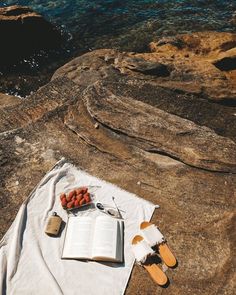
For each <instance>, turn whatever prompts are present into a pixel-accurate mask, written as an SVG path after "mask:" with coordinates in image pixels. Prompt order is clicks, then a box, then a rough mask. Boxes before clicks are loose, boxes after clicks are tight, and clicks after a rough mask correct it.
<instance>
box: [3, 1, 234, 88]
mask: <svg viewBox="0 0 236 295" xmlns="http://www.w3.org/2000/svg"><path fill="white" fill-rule="evenodd" d="M13 4H18V5H27V6H29V7H31V8H32V9H34V10H35V11H37V12H39V13H41V14H42V15H43V16H44V17H45V18H47V19H48V20H49V21H50V22H52V23H54V24H55V25H56V26H57V27H58V29H59V30H61V32H62V33H63V35H64V37H65V38H64V40H65V41H64V44H63V46H62V48H61V49H60V50H58V51H57V52H55V51H54V52H53V53H51V54H43V56H39V55H38V56H36V57H35V56H34V57H33V58H31V59H28V60H27V61H23V62H22V63H21V68H22V64H23V65H24V67H23V69H24V71H28V73H30V72H32V74H33V73H34V72H35V71H37V74H38V71H41V69H42V68H43V70H44V71H51V72H53V71H54V70H55V69H56V68H58V67H59V66H60V65H62V64H64V63H65V62H67V61H68V60H70V59H72V58H73V57H75V56H78V55H81V54H83V53H85V52H88V51H91V50H94V49H98V48H115V49H118V50H123V51H136V52H142V51H145V50H147V47H148V43H149V42H151V41H152V40H156V39H158V38H160V37H162V36H173V35H176V34H179V33H189V32H195V31H205V30H214V31H226V32H233V31H235V29H236V26H235V24H233V22H231V19H232V16H233V14H234V13H235V11H236V0H231V1H230V0H193V1H187V0H173V1H170V0H97V1H94V0H54V1H46V0H19V1H15V0H5V1H0V7H3V6H6V5H13ZM17 68H18V69H19V72H20V71H21V68H20V67H19V66H18V67H15V69H14V70H15V71H17ZM47 69H48V70H47ZM0 90H1V89H0Z"/></svg>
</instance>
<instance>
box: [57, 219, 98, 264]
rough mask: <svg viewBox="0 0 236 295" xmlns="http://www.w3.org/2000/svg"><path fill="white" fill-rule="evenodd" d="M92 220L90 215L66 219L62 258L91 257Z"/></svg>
mask: <svg viewBox="0 0 236 295" xmlns="http://www.w3.org/2000/svg"><path fill="white" fill-rule="evenodd" d="M93 227H94V220H93V219H92V218H90V217H79V216H77V217H70V218H69V219H68V224H67V230H66V236H65V242H64V248H63V253H62V258H82V259H89V258H91V250H92V240H93Z"/></svg>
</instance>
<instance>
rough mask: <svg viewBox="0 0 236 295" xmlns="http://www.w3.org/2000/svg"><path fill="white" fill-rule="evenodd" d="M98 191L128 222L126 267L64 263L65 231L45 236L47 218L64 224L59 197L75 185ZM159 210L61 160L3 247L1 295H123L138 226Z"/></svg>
mask: <svg viewBox="0 0 236 295" xmlns="http://www.w3.org/2000/svg"><path fill="white" fill-rule="evenodd" d="M84 185H86V186H94V187H96V189H94V191H95V195H96V198H97V200H99V201H101V202H102V203H106V204H108V205H111V206H113V202H112V196H114V197H115V201H116V203H117V205H118V207H119V208H120V209H121V210H124V211H125V212H121V213H122V215H123V218H124V223H125V230H124V231H125V232H124V263H123V264H115V263H113V264H111V263H109V264H108V263H98V262H94V261H89V262H83V261H78V260H61V252H62V247H63V242H64V234H65V230H64V231H63V232H62V235H61V236H60V237H57V238H52V237H49V236H47V235H46V234H45V233H44V229H45V226H46V223H47V218H48V217H49V216H50V215H51V214H52V212H53V211H56V212H57V213H58V215H60V216H61V217H62V219H63V221H65V222H66V221H67V213H66V211H65V210H63V209H62V207H61V204H60V202H59V195H60V193H61V192H63V191H65V190H66V189H70V188H74V187H75V186H78V187H79V186H84ZM154 209H155V206H154V205H153V204H152V203H150V202H148V201H145V200H143V199H141V198H138V197H137V196H136V195H134V194H131V193H128V192H127V191H124V190H122V189H120V188H118V187H117V186H115V185H112V184H111V183H107V182H105V181H102V180H101V179H98V178H96V177H94V176H91V175H89V174H88V173H86V172H84V171H82V170H79V169H77V168H76V167H74V166H73V165H72V164H70V163H66V161H65V160H61V161H59V162H58V163H57V165H56V166H55V167H54V168H53V169H52V170H51V171H50V172H48V173H47V174H46V176H45V177H44V178H43V179H42V181H41V182H40V183H39V185H38V186H37V187H36V188H35V189H34V191H33V192H32V193H31V195H30V196H29V198H28V199H27V200H26V201H25V202H24V203H23V204H22V206H21V208H20V210H19V212H18V214H17V216H16V218H15V220H14V222H13V224H12V225H11V227H10V228H9V230H8V231H7V233H6V235H5V236H4V237H3V239H2V240H1V242H0V273H1V277H0V293H1V294H3V295H5V294H8V295H13V294H14V295H15V294H17V295H20V294H24V295H27V294H35V295H40V294H42V295H47V294H53V295H57V294H63V295H67V294H68V295H70V294H71V295H72V294H75V295H77V294H80V295H121V294H123V293H124V291H125V288H126V285H127V283H128V279H129V276H130V273H131V270H132V267H133V263H134V256H133V253H132V249H131V240H132V238H133V236H134V235H135V234H137V233H138V230H139V224H140V223H141V222H142V221H144V220H150V218H151V216H152V214H153V211H154ZM80 214H83V215H89V216H94V217H95V216H96V215H98V214H102V213H100V212H98V211H90V210H85V211H84V212H83V213H80Z"/></svg>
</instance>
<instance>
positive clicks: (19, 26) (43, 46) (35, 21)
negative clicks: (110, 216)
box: [0, 5, 61, 66]
mask: <svg viewBox="0 0 236 295" xmlns="http://www.w3.org/2000/svg"><path fill="white" fill-rule="evenodd" d="M0 36H1V56H0V66H6V65H9V64H13V63H14V62H16V61H18V60H19V59H22V58H27V57H29V56H30V55H31V54H33V53H38V52H40V50H49V49H55V48H58V47H59V45H60V43H61V34H60V32H59V31H58V30H57V29H56V28H55V27H54V26H53V25H52V24H50V23H49V22H48V21H46V20H45V19H44V18H43V17H42V16H41V15H40V14H38V13H36V12H34V11H33V10H31V9H30V8H28V7H24V6H19V5H13V6H9V7H3V8H0Z"/></svg>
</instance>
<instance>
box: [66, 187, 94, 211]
mask: <svg viewBox="0 0 236 295" xmlns="http://www.w3.org/2000/svg"><path fill="white" fill-rule="evenodd" d="M60 200H61V205H62V208H63V209H65V210H73V209H77V208H80V207H84V206H86V205H89V204H91V203H92V202H93V196H92V195H91V194H90V193H89V191H88V188H87V187H85V186H83V187H78V188H75V189H72V190H70V191H69V192H67V193H61V195H60Z"/></svg>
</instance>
